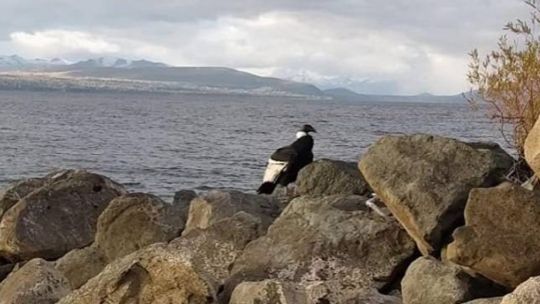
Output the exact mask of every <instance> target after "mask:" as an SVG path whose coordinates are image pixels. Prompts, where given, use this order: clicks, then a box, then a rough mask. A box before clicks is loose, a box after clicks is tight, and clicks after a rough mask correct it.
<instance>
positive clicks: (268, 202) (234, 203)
mask: <svg viewBox="0 0 540 304" xmlns="http://www.w3.org/2000/svg"><path fill="white" fill-rule="evenodd" d="M240 211H243V212H246V213H249V214H251V215H254V216H256V217H258V218H259V219H260V220H261V223H262V225H261V226H260V228H261V231H266V228H267V227H268V226H269V225H270V224H271V223H272V222H273V221H274V219H275V218H276V217H277V216H278V215H279V212H280V207H279V202H278V200H277V199H276V198H274V197H272V196H267V195H255V194H247V193H242V192H239V191H218V190H213V191H210V192H208V193H206V194H204V195H201V196H199V197H197V198H195V199H193V200H192V201H191V204H190V206H189V215H188V221H187V224H186V228H185V230H184V232H183V233H188V232H189V231H190V230H192V229H195V228H200V229H205V228H208V227H210V226H211V225H212V224H213V223H215V222H216V221H218V220H221V219H223V218H227V217H231V216H233V215H234V214H236V213H237V212H240Z"/></svg>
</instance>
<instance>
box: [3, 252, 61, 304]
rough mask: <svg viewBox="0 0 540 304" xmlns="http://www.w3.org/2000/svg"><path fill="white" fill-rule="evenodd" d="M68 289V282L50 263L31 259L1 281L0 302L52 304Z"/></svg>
mask: <svg viewBox="0 0 540 304" xmlns="http://www.w3.org/2000/svg"><path fill="white" fill-rule="evenodd" d="M70 291H71V289H70V288H69V282H68V281H67V280H66V278H65V277H64V276H63V275H62V274H61V273H60V272H59V271H58V270H56V269H55V268H54V267H53V266H52V264H51V263H49V262H47V261H44V260H42V259H33V260H31V261H29V262H28V263H26V264H25V265H24V266H23V267H21V268H20V269H19V270H17V271H15V272H13V273H11V274H10V275H9V276H8V277H7V278H6V279H5V280H4V281H3V282H2V287H1V289H0V303H2V304H23V303H40V304H48V303H50V304H53V303H56V302H57V301H58V300H60V299H61V298H63V297H64V296H66V295H67V294H69V292H70Z"/></svg>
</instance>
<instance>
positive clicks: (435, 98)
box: [323, 88, 466, 103]
mask: <svg viewBox="0 0 540 304" xmlns="http://www.w3.org/2000/svg"><path fill="white" fill-rule="evenodd" d="M323 92H324V94H325V95H326V96H329V97H331V98H332V99H334V100H338V101H348V102H434V103H456V102H466V99H465V98H464V97H463V95H462V94H457V95H432V94H429V93H423V94H418V95H370V94H358V93H356V92H354V91H351V90H349V89H346V88H334V89H328V90H324V91H323Z"/></svg>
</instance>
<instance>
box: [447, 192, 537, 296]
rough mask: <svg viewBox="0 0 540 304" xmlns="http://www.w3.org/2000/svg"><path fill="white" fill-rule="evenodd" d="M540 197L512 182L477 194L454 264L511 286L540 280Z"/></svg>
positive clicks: (452, 254) (453, 252) (450, 254)
mask: <svg viewBox="0 0 540 304" xmlns="http://www.w3.org/2000/svg"><path fill="white" fill-rule="evenodd" d="M538 235H540V193H538V192H533V191H529V190H526V189H524V188H522V187H520V186H518V185H515V184H512V183H508V182H506V183H503V184H501V185H499V186H497V187H493V188H488V189H481V188H479V189H473V190H472V191H471V194H470V195H469V200H468V202H467V207H466V208H465V226H464V227H460V228H458V229H456V231H454V234H453V237H454V241H453V242H452V243H451V244H450V245H449V246H448V249H447V251H446V256H447V259H449V260H450V261H452V262H454V263H456V264H460V265H464V266H467V267H470V268H471V269H472V270H474V271H476V272H478V273H480V274H482V275H484V276H485V277H487V278H489V279H491V280H493V281H495V282H498V283H500V284H502V285H505V286H508V287H516V286H517V285H519V284H520V283H521V282H523V281H525V280H526V279H528V278H529V277H531V276H535V275H540V254H538V253H539V252H540V238H538Z"/></svg>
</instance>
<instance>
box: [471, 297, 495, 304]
mask: <svg viewBox="0 0 540 304" xmlns="http://www.w3.org/2000/svg"><path fill="white" fill-rule="evenodd" d="M502 299H503V298H502V297H494V298H483V299H476V300H472V301H469V302H465V303H463V304H500V303H501V301H502Z"/></svg>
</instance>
